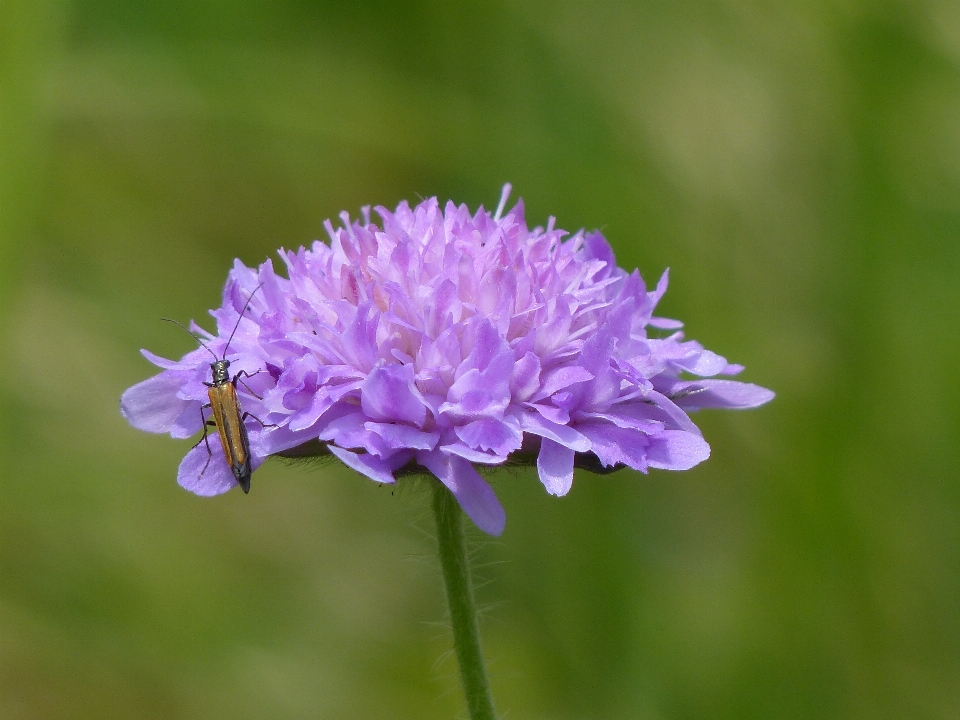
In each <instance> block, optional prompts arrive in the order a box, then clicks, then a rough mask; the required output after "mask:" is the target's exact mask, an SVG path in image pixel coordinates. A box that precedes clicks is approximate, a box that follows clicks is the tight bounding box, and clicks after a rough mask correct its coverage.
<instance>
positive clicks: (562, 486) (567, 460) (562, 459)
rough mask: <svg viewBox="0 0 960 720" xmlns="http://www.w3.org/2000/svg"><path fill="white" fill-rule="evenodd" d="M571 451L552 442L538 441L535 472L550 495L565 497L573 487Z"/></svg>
mask: <svg viewBox="0 0 960 720" xmlns="http://www.w3.org/2000/svg"><path fill="white" fill-rule="evenodd" d="M573 455H574V453H573V450H571V449H570V448H568V447H564V446H563V445H560V444H559V443H555V442H554V441H553V440H547V439H546V438H544V439H543V440H541V441H540V454H539V455H538V456H537V471H538V472H539V473H540V482H542V483H543V486H544V487H545V488H546V489H547V492H548V493H550V494H551V495H566V494H567V493H568V492H570V487H571V486H572V485H573Z"/></svg>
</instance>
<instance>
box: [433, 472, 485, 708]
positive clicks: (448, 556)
mask: <svg viewBox="0 0 960 720" xmlns="http://www.w3.org/2000/svg"><path fill="white" fill-rule="evenodd" d="M433 515H434V517H435V518H436V521H437V545H438V547H439V551H440V566H441V567H442V568H443V582H444V584H445V585H446V587H447V602H448V603H449V605H450V623H451V625H453V646H454V648H455V649H456V651H457V663H458V664H459V665H460V679H461V681H462V682H463V693H464V695H466V698H467V710H468V711H469V713H470V720H496V715H495V713H494V711H493V697H492V696H491V695H490V686H489V684H488V683H487V671H486V668H485V667H484V664H483V654H482V653H481V651H480V627H479V625H478V623H477V606H476V601H475V600H474V597H473V585H471V583H470V567H469V565H468V564H467V550H466V542H465V541H464V535H463V512H462V511H461V510H460V504H459V503H458V502H457V500H456V498H455V497H454V496H453V493H451V492H450V491H449V490H447V488H446V487H445V486H444V485H443V484H442V483H440V482H438V483H436V489H435V491H434V495H433Z"/></svg>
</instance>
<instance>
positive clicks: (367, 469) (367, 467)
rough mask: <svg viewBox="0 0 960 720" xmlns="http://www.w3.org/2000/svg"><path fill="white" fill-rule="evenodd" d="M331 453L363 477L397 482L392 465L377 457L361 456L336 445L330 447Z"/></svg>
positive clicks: (377, 480)
mask: <svg viewBox="0 0 960 720" xmlns="http://www.w3.org/2000/svg"><path fill="white" fill-rule="evenodd" d="M327 448H329V450H330V452H332V453H333V454H334V455H336V456H337V457H338V458H340V460H341V462H343V464H344V465H346V466H347V467H350V468H353V469H354V470H356V471H357V472H358V473H360V474H361V475H366V476H367V477H368V478H370V479H371V480H373V481H374V482H379V483H388V484H389V483H395V482H396V481H397V480H396V478H394V477H393V470H394V469H395V468H392V467H391V464H390V463H388V462H386V461H384V460H382V459H380V458H378V457H377V456H376V455H370V454H369V453H365V454H363V455H359V454H357V453H354V452H350V451H349V450H344V449H343V448H339V447H337V446H336V445H328V446H327Z"/></svg>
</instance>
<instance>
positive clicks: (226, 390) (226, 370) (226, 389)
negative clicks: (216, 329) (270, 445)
mask: <svg viewBox="0 0 960 720" xmlns="http://www.w3.org/2000/svg"><path fill="white" fill-rule="evenodd" d="M262 286H263V283H260V285H257V287H255V288H254V289H253V292H252V293H250V297H248V298H247V302H246V304H245V305H244V306H243V310H241V311H240V316H239V317H238V318H237V324H236V325H234V326H233V331H232V332H231V333H230V337H229V338H227V344H226V345H225V346H224V347H223V355H222V357H217V354H216V353H215V352H213V350H211V349H210V348H209V346H208V345H207V344H206V343H205V342H203V340H201V339H200V338H198V337H197V336H196V335H194V334H193V333H192V332H190V331H189V330H187V328H185V327H183V325H180V323H178V322H177V321H176V320H170V319H169V318H161V319H162V320H166V321H167V322H172V323H173V324H174V325H179V326H180V327H181V328H183V329H184V330H186V331H187V332H188V333H190V335H191V337H193V339H194V340H196V341H197V342H198V343H200V345H201V346H203V348H204V349H206V351H207V352H209V353H210V354H211V355H213V360H214V361H213V362H212V363H210V370H211V373H212V378H211V379H212V380H213V382H204V383H203V384H204V385H206V386H207V397H208V398H210V402H208V403H207V404H206V405H201V406H200V422H201V423H202V424H203V437H202V438H200V439H199V440H197V442H196V445H194V447H196V446H197V445H199V444H200V443H204V444H206V446H207V453H208V457H207V462H206V464H205V465H204V466H203V470H201V471H200V475H201V476H203V474H204V473H205V472H206V471H207V467H208V466H209V465H210V459H211V458H212V457H213V451H212V450H211V449H210V440H209V439H208V435H209V430H208V428H211V427H215V428H217V434H218V435H219V436H220V445H221V446H222V447H223V456H224V458H226V461H227V464H228V465H229V466H230V471H231V472H232V473H233V476H234V477H235V478H236V479H237V484H239V485H240V487H241V488H242V489H243V492H245V493H249V492H250V475H251V474H252V472H253V470H252V469H251V467H250V439H249V437H248V436H247V427H246V425H245V424H244V421H245V420H246V419H247V418H248V417H251V418H253V419H254V420H256V421H257V422H258V423H260V425H261V427H265V428H266V427H276V425H273V424H270V423H264V422H263V421H262V420H261V419H260V418H258V417H257V416H256V415H253V414H251V413H248V412H244V411H243V409H242V408H241V407H240V400H239V398H238V397H237V383H238V382H242V381H241V380H240V378H241V377H243V376H246V377H253V376H254V375H256V374H257V373H259V372H261V371H260V370H257V372H255V373H253V374H250V373H248V372H247V371H246V370H241V371H240V372H238V373H237V374H236V375H234V376H233V377H232V378H231V377H230V361H229V360H227V350H228V349H229V348H230V343H231V342H232V341H233V336H234V335H235V334H236V332H237V328H239V327H240V321H241V320H242V319H243V315H244V313H246V311H247V308H248V307H250V301H251V300H253V296H254V295H255V294H256V292H257V290H259V289H260V288H261V287H262ZM243 386H244V387H246V388H247V391H248V392H249V393H250V394H251V395H253V396H254V397H256V398H259V396H258V395H257V394H256V393H254V392H253V391H252V390H250V388H249V387H247V384H246V383H243ZM206 408H210V412H211V413H212V414H213V419H212V420H211V419H209V418H207V417H205V416H204V413H203V411H204V410H205V409H206Z"/></svg>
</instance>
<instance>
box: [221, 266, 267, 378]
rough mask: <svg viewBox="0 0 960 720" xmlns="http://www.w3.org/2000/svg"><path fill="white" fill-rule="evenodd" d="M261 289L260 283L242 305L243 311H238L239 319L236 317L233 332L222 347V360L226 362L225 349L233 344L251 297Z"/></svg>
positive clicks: (261, 284)
mask: <svg viewBox="0 0 960 720" xmlns="http://www.w3.org/2000/svg"><path fill="white" fill-rule="evenodd" d="M262 287H263V283H262V282H261V283H260V284H259V285H257V286H256V287H255V288H254V289H253V292H252V293H250V297H248V298H247V303H246V305H244V306H243V310H241V311H240V315H239V317H237V324H236V325H234V326H233V332H232V333H230V337H228V338H227V344H226V345H224V346H223V358H224V360H226V358H227V349H228V348H229V347H230V343H231V342H233V336H234V335H236V334H237V328H238V327H240V321H241V320H243V314H244V313H245V312H246V311H247V308H248V307H250V301H251V300H253V296H254V295H256V293H257V290H259V289H260V288H262Z"/></svg>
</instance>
